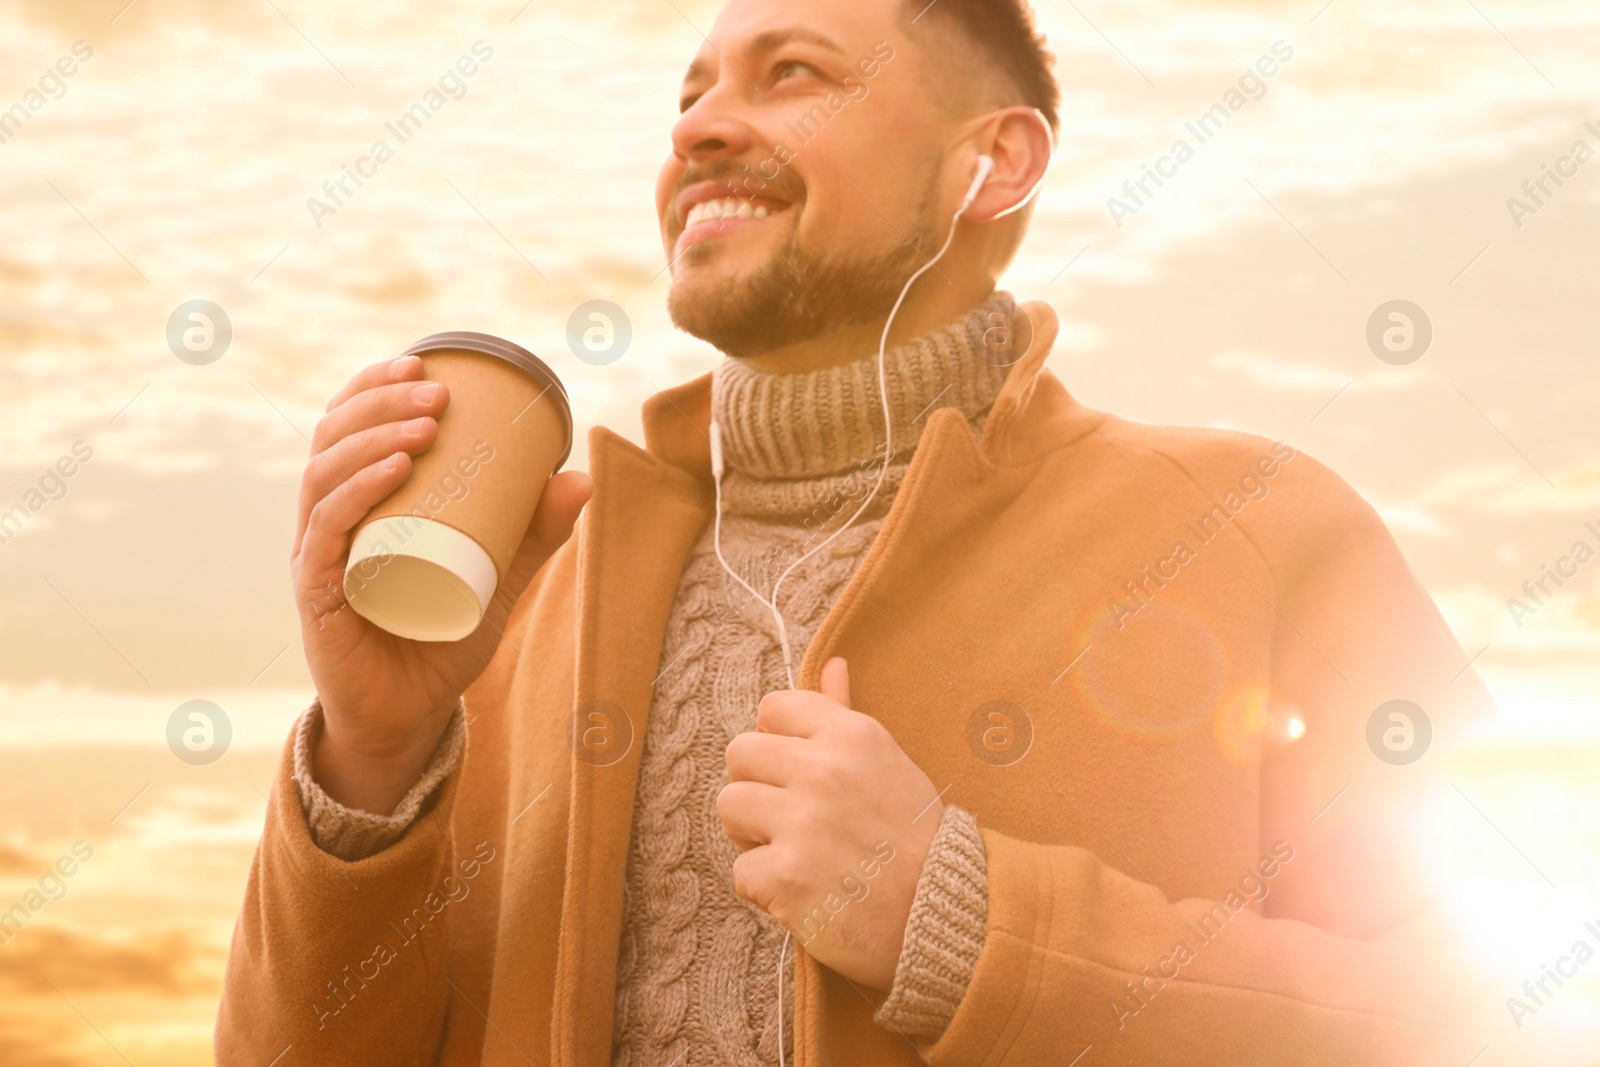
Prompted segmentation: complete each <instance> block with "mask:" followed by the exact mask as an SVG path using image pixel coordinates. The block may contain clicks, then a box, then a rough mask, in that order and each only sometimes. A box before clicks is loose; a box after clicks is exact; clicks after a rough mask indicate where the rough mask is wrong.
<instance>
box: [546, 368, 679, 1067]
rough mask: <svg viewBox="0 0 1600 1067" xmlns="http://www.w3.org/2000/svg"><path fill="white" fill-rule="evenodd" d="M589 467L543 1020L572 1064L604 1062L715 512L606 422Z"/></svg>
mask: <svg viewBox="0 0 1600 1067" xmlns="http://www.w3.org/2000/svg"><path fill="white" fill-rule="evenodd" d="M664 395H665V394H657V396H658V397H662V396H664ZM691 407H692V405H691ZM684 421H687V418H685V420H684ZM589 466H590V472H591V474H592V475H593V477H594V481H595V492H594V496H593V498H592V499H591V500H590V501H589V504H588V506H587V508H586V509H585V512H584V517H583V521H582V523H581V525H580V529H579V542H578V613H577V622H576V627H577V633H576V639H577V660H576V679H575V692H574V694H573V696H574V701H575V706H574V713H575V719H574V729H573V736H574V742H573V757H572V758H573V763H572V786H571V790H572V791H571V817H570V820H569V822H568V830H567V832H568V837H567V867H566V879H565V884H564V887H563V892H562V909H561V933H560V943H559V944H560V948H559V952H558V955H557V961H556V980H555V1003H554V1019H553V1020H552V1043H553V1049H552V1052H553V1059H554V1062H555V1063H557V1064H562V1065H567V1067H606V1065H608V1064H609V1063H610V1061H611V1026H612V1010H613V1002H614V999H615V993H616V989H615V983H616V965H617V951H618V945H619V939H620V937H621V928H622V890H623V882H624V874H625V871H626V867H627V859H628V840H629V835H630V832H631V829H632V820H633V805H634V794H635V791H636V788H637V785H638V776H639V762H640V755H641V751H642V749H643V746H644V735H645V728H646V724H647V716H648V713H649V708H650V697H651V692H652V689H653V685H654V678H655V675H656V671H657V666H658V660H659V658H660V653H661V641H662V636H663V634H664V632H665V629H666V623H667V615H668V613H669V612H670V610H671V607H672V601H673V596H674V593H675V592H676V589H677V584H678V578H679V575H680V572H681V570H682V567H683V563H684V560H685V558H686V557H687V555H688V552H689V549H690V547H691V546H692V545H693V543H694V539H695V537H696V536H697V535H698V534H699V532H700V530H701V529H702V527H703V526H704V525H705V522H706V519H707V518H708V517H709V515H710V508H709V504H708V501H707V499H706V492H707V486H706V485H705V484H704V483H702V482H701V481H700V480H699V479H698V478H696V477H695V475H694V474H693V473H691V472H690V471H689V470H686V469H684V468H683V467H680V466H676V465H674V464H672V463H670V462H667V461H665V460H663V459H662V458H660V457H658V456H656V455H652V454H650V453H647V452H646V451H644V450H642V449H640V448H638V447H637V446H635V445H633V444H631V443H630V442H628V441H627V440H625V439H623V438H622V437H619V436H618V435H617V434H615V433H612V432H611V431H610V430H606V429H604V428H598V427H597V428H596V429H594V430H592V431H591V432H590V435H589ZM586 735H587V736H586Z"/></svg>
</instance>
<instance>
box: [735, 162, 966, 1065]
mask: <svg viewBox="0 0 1600 1067" xmlns="http://www.w3.org/2000/svg"><path fill="white" fill-rule="evenodd" d="M993 173H994V159H993V157H991V156H982V155H980V156H979V157H978V173H977V174H976V175H974V176H973V179H972V184H971V185H969V186H968V187H967V192H966V195H965V196H963V197H962V198H961V206H960V207H959V208H957V209H956V213H955V215H953V216H952V217H951V219H950V233H949V235H948V236H947V237H945V239H944V244H943V245H942V246H940V248H939V252H938V254H937V255H935V256H934V257H933V258H932V259H930V260H928V262H926V263H924V264H923V265H922V266H921V267H919V268H917V270H916V272H915V273H914V274H912V275H911V277H910V278H908V279H906V284H905V287H904V288H902V289H901V290H900V296H899V298H898V299H896V300H895V302H894V307H892V308H891V309H890V310H889V318H888V320H887V321H886V322H885V323H884V324H883V337H882V338H881V339H880V340H879V341H878V394H879V396H880V397H882V399H883V436H884V457H883V467H882V469H881V470H879V471H878V480H877V481H875V482H874V483H873V484H872V492H870V493H868V494H867V498H866V499H865V500H863V501H862V502H861V506H860V507H858V508H856V510H855V513H854V514H852V515H851V516H850V517H849V518H848V519H846V520H845V522H844V525H843V526H840V527H839V528H838V529H837V530H835V531H834V532H833V533H831V534H829V535H828V536H827V537H826V538H825V539H824V540H823V542H822V544H820V545H818V546H817V547H816V548H813V549H812V550H811V551H809V552H807V553H805V554H804V555H803V556H801V557H800V558H798V559H796V560H795V561H794V562H793V563H791V564H789V566H788V567H786V568H784V571H783V573H782V574H780V575H778V579H777V581H775V582H773V583H772V596H771V597H770V598H768V597H763V596H762V595H761V594H760V593H758V592H756V590H755V587H754V586H752V585H751V584H750V583H749V582H747V581H745V580H744V579H743V578H742V577H740V575H739V573H738V572H737V571H735V570H734V569H733V568H732V567H731V566H729V565H728V561H727V559H726V558H724V557H723V555H722V472H723V462H722V429H721V427H719V426H718V425H717V420H716V419H715V418H714V417H713V418H712V420H711V427H710V436H711V480H712V482H713V483H714V484H715V486H716V489H715V495H716V500H715V503H714V506H715V509H716V510H715V512H714V514H713V515H712V519H711V522H712V528H711V547H712V549H713V550H714V551H715V552H716V554H717V562H718V563H720V564H721V565H722V569H723V570H725V571H727V572H728V574H729V575H730V576H731V577H732V578H733V580H734V581H736V582H738V583H739V584H740V585H742V586H744V588H745V591H746V592H748V593H749V594H750V595H751V596H752V597H754V598H755V599H756V600H758V601H760V602H761V603H762V604H763V605H765V606H766V608H767V610H768V611H770V612H771V613H772V618H773V621H774V622H776V623H777V624H778V642H779V644H780V645H781V646H782V648H783V667H784V670H785V671H786V672H787V674H788V676H789V688H790V689H793V688H795V677H794V654H793V652H792V651H791V649H790V646H789V628H788V625H787V624H786V623H785V622H784V621H783V612H781V611H779V610H778V589H779V587H780V586H782V585H783V580H784V579H785V578H787V577H788V576H789V573H790V572H791V571H793V570H794V569H795V568H796V567H798V566H800V564H802V563H804V562H805V561H806V560H808V559H810V558H811V557H812V556H814V555H816V554H817V553H818V552H820V551H822V550H823V549H824V548H826V547H827V546H828V545H829V544H831V543H832V542H833V540H834V538H836V537H838V536H839V535H840V534H842V533H844V532H845V531H846V530H848V529H849V528H850V525H851V524H852V523H854V522H855V521H856V519H857V518H858V517H859V516H860V515H861V513H862V512H863V511H866V510H867V505H869V504H871V503H872V500H873V498H874V497H876V496H877V495H878V490H879V488H881V487H882V485H883V479H884V477H885V476H886V475H887V474H888V473H889V458H890V457H891V456H893V455H894V447H893V441H894V434H893V428H892V427H891V426H890V421H889V385H888V381H887V380H886V376H885V373H884V365H883V353H884V349H885V348H886V347H887V346H888V344H889V328H890V327H891V326H893V325H894V317H895V315H896V314H898V313H899V311H900V305H901V304H903V303H904V302H905V299H906V294H907V293H909V292H910V291H911V286H912V284H913V283H915V282H916V280H917V279H918V278H920V277H922V275H923V274H925V273H926V272H927V271H929V270H931V269H932V268H933V265H934V264H935V263H937V262H939V260H940V259H941V258H943V256H944V254H945V252H946V251H948V250H949V248H950V242H951V241H953V240H955V236H956V226H957V225H958V224H959V223H960V222H961V216H962V215H965V214H966V213H967V209H968V208H969V207H971V206H972V202H973V201H974V200H976V199H977V198H978V193H979V191H980V190H982V188H983V183H984V182H986V181H988V180H989V176H990V175H991V174H993ZM792 937H793V934H792V933H791V932H790V931H787V930H786V931H784V935H783V947H782V948H781V949H779V951H778V1067H784V1055H783V964H784V960H785V959H786V957H787V954H788V952H789V941H790V938H792Z"/></svg>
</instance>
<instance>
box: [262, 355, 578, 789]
mask: <svg viewBox="0 0 1600 1067" xmlns="http://www.w3.org/2000/svg"><path fill="white" fill-rule="evenodd" d="M449 403H450V396H449V391H448V390H447V389H446V388H445V386H444V385H443V384H442V383H439V382H426V381H424V380H423V378H422V361H421V360H420V359H419V358H418V357H416V356H405V357H402V358H400V359H396V360H391V361H388V362H384V363H375V364H373V365H372V366H370V367H367V368H365V369H364V370H362V371H361V372H360V373H358V374H357V375H356V376H355V377H354V378H352V379H350V381H349V383H348V384H346V385H345V387H344V388H343V389H342V390H340V392H339V394H338V395H337V396H335V397H334V398H333V399H332V400H331V401H329V402H328V407H327V410H326V414H324V415H323V417H322V421H321V422H319V423H317V429H316V432H315V433H314V434H313V435H312V438H311V459H310V462H309V463H307V465H306V470H305V476H304V477H303V478H302V479H301V481H300V508H299V517H298V520H297V523H296V530H295V539H294V551H293V553H291V555H290V560H289V569H290V574H291V576H292V580H293V586H294V591H295V600H296V602H297V604H298V606H299V611H300V633H301V639H302V642H303V643H304V645H305V653H306V662H307V664H308V665H309V666H310V668H311V678H312V681H313V682H314V683H315V684H316V687H317V694H318V696H319V697H320V698H321V701H322V713H323V730H322V737H321V739H320V741H319V742H318V744H317V747H316V750H315V751H314V753H313V754H312V771H313V773H314V775H315V776H316V780H317V783H318V784H319V785H321V786H322V788H323V789H324V790H326V791H327V793H328V795H329V796H331V797H333V799H334V800H337V801H338V802H339V803H341V804H344V805H345V806H347V807H353V808H359V809H361V810H364V811H371V812H376V813H378V814H381V815H387V814H389V813H390V812H392V811H393V810H394V809H395V807H396V805H398V804H399V803H400V800H401V799H402V798H403V797H404V796H405V794H406V793H407V792H408V791H409V790H410V789H411V787H412V785H414V784H415V783H416V780H417V778H418V777H419V776H420V775H421V774H422V771H423V770H424V768H426V766H427V764H428V760H429V758H430V757H431V756H432V754H433V752H434V750H435V749H436V748H437V747H438V745H439V740H440V738H442V737H443V736H444V731H445V727H447V726H448V725H449V723H450V716H451V713H452V712H453V710H454V708H455V705H456V702H457V700H459V699H460V697H461V694H462V693H463V692H465V691H466V688H467V686H468V685H470V684H471V683H472V682H473V680H474V679H476V678H477V677H478V675H480V674H482V673H483V670H484V668H485V667H487V666H488V665H489V660H490V658H491V657H492V656H493V655H494V652H495V649H496V648H497V647H498V646H499V644H500V632H501V630H502V629H504V627H505V623H506V618H507V616H509V615H510V614H511V609H512V608H513V607H514V606H515V605H516V602H517V598H518V597H520V596H521V595H522V591H523V590H524V589H526V588H527V586H528V582H529V581H531V580H532V578H533V575H534V573H535V572H537V571H538V569H539V568H540V567H541V566H543V565H544V562H545V560H547V559H548V558H549V557H550V554H551V553H553V552H554V551H555V550H556V549H557V548H559V547H560V546H561V545H562V544H563V543H565V541H566V540H567V538H568V537H569V536H570V535H571V533H572V527H573V524H574V523H575V522H576V521H577V518H578V513H579V512H580V511H581V510H582V509H583V505H584V504H585V503H586V502H587V501H588V499H589V495H590V493H591V492H592V491H593V487H594V483H593V482H592V481H591V480H590V478H589V476H588V475H587V474H585V473H583V472H582V471H565V472H563V473H561V474H557V475H556V476H555V477H553V478H551V479H550V481H549V482H548V483H547V484H546V486H545V489H544V495H543V497H542V498H541V499H540V501H539V507H538V510H537V511H536V512H534V516H533V520H532V521H531V522H530V523H529V524H528V532H527V535H526V537H525V538H524V539H523V542H522V546H521V547H520V548H519V549H518V551H517V555H516V558H515V559H514V560H513V562H512V565H511V568H510V569H509V570H508V571H507V573H506V575H505V578H504V580H502V581H501V582H500V585H499V587H498V588H497V589H496V590H495V595H494V600H493V601H492V602H491V604H490V606H489V610H488V612H487V613H486V614H485V616H484V621H483V623H482V624H481V625H480V626H479V627H478V629H477V630H475V631H474V632H473V633H472V635H471V636H470V637H468V638H466V639H465V640H462V641H452V642H431V641H408V640H405V639H404V638H400V637H396V636H394V635H393V634H391V633H388V632H387V631H385V630H381V629H379V628H378V627H377V626H375V625H373V624H372V623H370V622H368V621H367V620H366V619H364V618H362V617H361V616H360V615H358V614H356V612H355V610H354V609H353V608H351V607H350V605H349V603H348V602H347V601H346V600H345V596H344V567H345V560H346V557H347V555H348V553H349V550H350V539H351V536H352V534H353V533H354V530H355V527H356V525H357V524H358V523H359V522H360V521H361V520H362V518H363V517H364V516H365V515H366V514H367V512H368V511H369V510H370V509H371V508H372V506H373V505H374V504H377V503H378V502H379V501H380V500H382V499H383V498H384V497H386V496H388V495H389V494H390V493H391V492H393V491H394V490H395V489H396V488H398V487H399V485H400V483H401V482H404V481H405V480H406V477H407V475H409V474H410V473H411V457H412V456H414V455H418V454H420V453H422V452H426V451H427V450H428V449H429V448H431V447H432V445H433V442H434V440H435V438H436V437H437V436H438V432H439V424H438V418H439V416H440V414H442V413H443V412H444V410H445V408H446V407H447V406H448V405H449Z"/></svg>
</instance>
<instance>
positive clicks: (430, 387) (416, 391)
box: [411, 382, 439, 404]
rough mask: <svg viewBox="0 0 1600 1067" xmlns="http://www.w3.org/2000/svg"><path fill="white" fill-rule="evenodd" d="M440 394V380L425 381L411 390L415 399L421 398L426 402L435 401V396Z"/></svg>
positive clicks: (420, 399)
mask: <svg viewBox="0 0 1600 1067" xmlns="http://www.w3.org/2000/svg"><path fill="white" fill-rule="evenodd" d="M438 395H439V383H438V382H424V383H423V384H421V385H419V386H416V387H414V388H413V389H412V390H411V396H412V398H413V399H415V400H419V401H421V402H422V403H424V404H431V403H433V400H434V398H435V397H437V396H438Z"/></svg>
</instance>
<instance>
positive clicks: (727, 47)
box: [685, 0, 910, 79]
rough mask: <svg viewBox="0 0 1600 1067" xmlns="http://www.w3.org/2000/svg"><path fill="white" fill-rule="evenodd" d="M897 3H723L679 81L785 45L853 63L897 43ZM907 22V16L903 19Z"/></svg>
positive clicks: (836, 0)
mask: <svg viewBox="0 0 1600 1067" xmlns="http://www.w3.org/2000/svg"><path fill="white" fill-rule="evenodd" d="M901 10H902V4H901V2H900V0H729V2H728V3H727V4H726V5H724V6H723V8H722V10H721V11H720V12H718V14H717V20H716V22H715V23H713V24H712V26H711V30H710V32H709V33H708V34H707V35H706V40H705V42H704V43H703V44H701V46H700V48H699V49H698V50H697V51H696V52H695V56H694V60H693V62H691V63H690V64H689V69H688V72H687V73H686V74H685V78H686V79H687V78H694V77H696V76H697V75H698V76H707V77H709V76H711V74H712V73H713V72H715V71H716V70H717V69H718V68H719V67H720V66H721V64H722V62H723V61H724V60H727V61H728V62H730V63H732V64H734V65H736V66H737V65H738V63H739V60H740V58H741V57H749V56H753V55H756V54H758V53H760V52H765V51H772V50H774V49H776V48H779V47H781V46H782V45H784V44H785V43H788V42H791V41H800V42H804V43H806V44H808V45H810V46H812V47H818V48H823V49H836V50H838V51H839V52H841V53H843V54H844V55H845V56H846V57H847V58H851V59H854V58H856V57H858V56H861V55H866V54H867V53H869V52H871V50H872V45H873V43H874V42H876V41H880V40H885V39H887V40H890V41H894V42H897V41H898V40H899V39H900V37H901V34H900V33H899V32H897V31H901V30H903V29H904V27H901V26H897V25H895V24H894V15H895V13H897V12H899V11H901ZM906 18H907V21H909V18H910V16H909V15H907V16H906Z"/></svg>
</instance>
